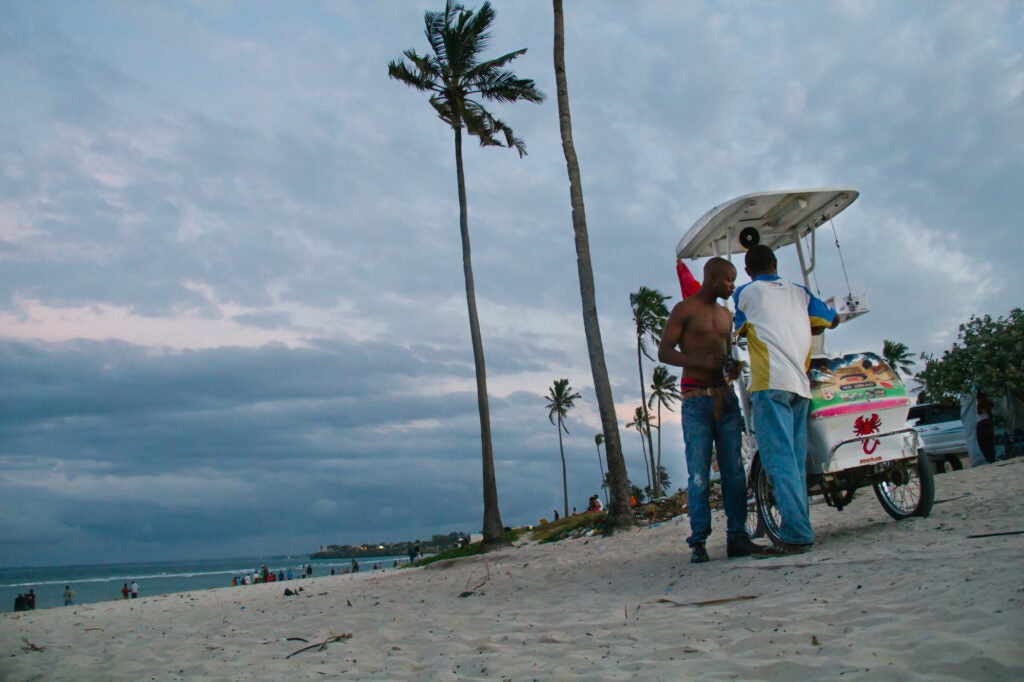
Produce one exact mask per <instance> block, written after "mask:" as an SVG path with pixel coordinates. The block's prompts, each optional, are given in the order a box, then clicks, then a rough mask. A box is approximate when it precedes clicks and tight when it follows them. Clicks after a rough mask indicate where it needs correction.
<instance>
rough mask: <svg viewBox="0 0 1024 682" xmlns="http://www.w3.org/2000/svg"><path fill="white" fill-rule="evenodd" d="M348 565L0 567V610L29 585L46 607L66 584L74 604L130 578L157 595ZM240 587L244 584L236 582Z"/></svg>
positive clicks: (282, 561)
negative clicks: (260, 574)
mask: <svg viewBox="0 0 1024 682" xmlns="http://www.w3.org/2000/svg"><path fill="white" fill-rule="evenodd" d="M358 562H359V568H360V571H361V572H363V571H371V570H373V566H374V565H375V564H377V565H379V566H381V568H382V570H388V569H392V568H393V567H394V566H395V563H396V562H398V564H399V565H401V564H405V563H408V562H409V557H407V556H388V557H365V558H361V559H358ZM351 565H352V560H351V559H314V560H310V559H308V558H306V557H304V556H276V557H248V558H240V559H207V560H199V561H160V562H153V563H139V564H99V565H86V566H45V567H31V568H0V611H4V612H10V611H13V610H14V600H15V598H16V597H17V596H18V595H19V594H26V593H28V591H29V590H33V591H34V592H35V595H36V608H37V609H48V608H53V607H55V606H63V605H64V588H65V586H67V587H70V588H71V590H72V591H73V592H74V593H75V595H74V597H73V603H74V604H92V603H95V602H102V601H110V600H116V599H121V587H122V586H123V585H124V584H125V583H128V584H129V585H131V583H132V581H133V580H134V581H135V582H137V583H138V584H139V597H152V596H154V595H159V594H174V593H176V592H194V591H197V590H206V589H210V588H212V587H231V580H232V578H235V577H237V578H238V579H239V582H241V578H242V576H243V575H250V576H251V575H252V574H253V573H255V572H257V571H258V570H259V569H260V568H261V567H262V566H266V567H267V568H268V569H270V570H272V571H274V573H277V572H279V571H284V572H285V574H286V577H287V572H288V570H289V569H291V571H292V575H293V576H294V580H300V579H301V578H300V575H305V567H306V566H312V568H313V577H314V578H316V577H320V576H325V575H330V574H331V570H334V571H335V572H336V573H342V572H344V571H345V570H346V569H349V568H350V567H351ZM238 589H243V588H242V587H239V588H238Z"/></svg>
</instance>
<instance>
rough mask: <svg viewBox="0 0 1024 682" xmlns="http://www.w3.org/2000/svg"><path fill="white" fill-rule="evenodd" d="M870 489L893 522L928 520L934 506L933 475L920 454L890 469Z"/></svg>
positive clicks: (924, 455)
mask: <svg viewBox="0 0 1024 682" xmlns="http://www.w3.org/2000/svg"><path fill="white" fill-rule="evenodd" d="M872 485H873V486H874V488H875V496H876V497H878V501H879V502H880V503H881V505H882V509H884V510H885V511H886V512H887V513H888V514H889V516H891V517H893V518H894V519H897V520H899V519H906V518H909V517H911V516H928V514H930V513H931V511H932V505H933V504H934V503H935V471H934V469H933V467H932V463H931V461H930V460H929V459H928V455H926V454H924V452H923V451H919V452H918V453H917V461H916V462H914V463H905V462H901V463H898V464H895V465H893V466H892V467H890V468H889V470H888V471H886V472H884V478H883V479H882V480H878V481H875V482H874V483H873V484H872Z"/></svg>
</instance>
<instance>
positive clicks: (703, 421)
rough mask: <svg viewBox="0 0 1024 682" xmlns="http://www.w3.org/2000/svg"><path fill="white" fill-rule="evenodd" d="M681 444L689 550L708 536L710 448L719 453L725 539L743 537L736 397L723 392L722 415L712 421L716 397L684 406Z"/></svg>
mask: <svg viewBox="0 0 1024 682" xmlns="http://www.w3.org/2000/svg"><path fill="white" fill-rule="evenodd" d="M682 413H683V442H684V443H685V444H686V469H687V472H688V481H687V491H688V493H687V499H688V502H689V507H690V537H689V538H687V539H686V543H687V544H688V545H690V547H693V545H694V544H696V543H698V542H704V541H705V540H706V539H707V537H708V536H709V535H711V505H710V495H709V493H710V490H711V485H710V481H709V480H708V477H709V476H710V475H711V445H712V443H714V445H715V447H716V450H717V451H718V471H719V473H721V475H722V498H723V501H724V502H725V517H726V534H727V536H728V537H735V538H739V537H746V536H747V531H746V529H745V525H746V519H747V481H746V476H745V475H744V473H743V460H742V458H741V456H740V447H741V444H742V438H743V436H742V426H743V417H742V416H741V415H740V403H739V400H738V399H737V398H736V394H735V393H734V392H733V391H732V390H730V389H728V388H726V389H724V390H723V395H722V407H721V413H720V415H719V417H718V419H717V420H716V419H715V396H697V397H693V398H686V399H685V400H683V407H682Z"/></svg>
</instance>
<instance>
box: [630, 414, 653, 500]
mask: <svg viewBox="0 0 1024 682" xmlns="http://www.w3.org/2000/svg"><path fill="white" fill-rule="evenodd" d="M626 428H627V429H636V432H637V433H639V434H640V452H642V453H643V456H644V473H645V474H646V475H647V489H648V491H653V490H654V483H653V481H652V479H651V471H652V469H651V465H650V460H648V459H647V442H646V441H644V436H647V437H648V439H649V438H650V435H651V433H650V422H649V421H648V415H647V411H646V410H645V409H644V406H643V405H638V406H637V408H636V411H634V412H633V421H631V422H629V423H627V424H626Z"/></svg>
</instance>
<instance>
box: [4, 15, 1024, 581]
mask: <svg viewBox="0 0 1024 682" xmlns="http://www.w3.org/2000/svg"><path fill="white" fill-rule="evenodd" d="M468 4H469V5H470V6H476V5H477V4H476V3H472V2H470V3H468ZM493 4H494V7H495V10H496V12H497V18H496V22H495V25H494V31H493V36H492V40H491V43H490V46H489V51H488V52H487V53H486V54H485V56H486V57H494V56H498V55H500V54H504V53H506V52H511V51H513V50H517V49H520V48H526V49H527V50H528V51H527V53H526V54H525V55H523V56H522V57H520V58H518V59H517V60H515V61H514V62H512V64H511V65H510V68H511V69H512V70H513V71H514V72H515V73H516V74H517V75H518V76H520V77H525V78H532V79H533V80H535V82H536V83H537V86H538V87H539V88H540V89H541V90H542V91H543V92H544V93H545V94H546V95H547V99H546V100H545V101H544V102H543V103H542V104H533V103H527V102H523V103H517V104H498V105H493V106H492V107H491V108H492V111H493V112H494V113H495V114H496V115H498V116H499V117H500V118H502V119H503V120H504V121H506V122H507V123H508V124H509V125H510V126H511V127H512V128H513V129H514V130H515V132H516V134H517V136H519V137H521V138H522V139H523V140H524V141H525V142H526V145H527V150H528V155H527V156H525V157H524V158H519V156H518V154H516V153H515V151H513V150H507V149H496V148H486V149H484V148H480V147H479V146H477V145H476V144H475V143H474V142H473V141H472V140H470V141H469V143H467V144H466V145H465V150H464V151H465V154H464V159H465V167H466V176H467V186H468V202H469V226H470V234H471V238H472V249H473V268H474V272H475V277H476V292H477V298H478V307H479V312H480V316H481V326H482V334H483V342H484V349H485V353H486V361H487V373H488V389H489V395H490V409H491V423H492V429H493V442H494V453H495V464H496V477H497V484H498V495H499V504H500V509H501V515H502V519H503V521H504V523H505V524H506V525H508V526H519V525H525V524H534V523H537V522H538V520H539V519H540V518H542V517H545V516H546V517H548V518H550V517H551V512H552V509H553V508H554V507H556V506H557V507H559V508H561V502H562V481H561V462H560V459H559V451H558V438H557V433H556V431H555V427H554V426H552V425H551V423H550V422H549V421H548V415H547V410H546V407H545V405H546V395H547V390H548V388H549V387H550V386H551V385H552V383H553V382H554V380H555V379H559V378H568V379H569V380H570V382H571V385H572V387H573V388H574V389H576V390H577V391H579V392H580V394H581V398H580V400H579V401H577V406H576V407H575V408H574V409H573V410H572V411H571V412H570V413H569V415H568V421H567V427H568V429H569V433H568V434H567V435H566V436H565V457H566V460H567V467H568V487H569V495H570V506H576V507H580V508H583V507H584V506H585V505H586V502H587V499H588V498H589V497H590V495H592V494H595V493H597V492H599V490H600V488H599V485H600V480H601V472H600V471H599V464H600V460H599V457H598V453H597V449H596V447H595V443H594V435H595V434H596V433H598V432H599V431H600V420H599V418H598V412H597V403H596V399H595V396H594V391H593V388H592V379H591V371H590V365H589V361H588V356H587V348H586V341H585V338H584V334H583V325H582V316H581V308H580V295H579V285H578V278H577V270H576V254H575V247H574V239H573V233H572V227H571V222H570V218H571V216H570V205H569V194H568V180H567V175H566V166H565V159H564V156H563V152H562V148H561V141H560V137H559V129H558V117H557V105H556V101H555V94H556V93H555V87H554V70H553V65H552V9H551V4H550V3H549V2H546V1H544V0H516V1H515V2H513V1H511V0H496V2H494V3H493ZM441 7H442V3H441V1H440V0H434V1H433V2H420V1H418V0H416V1H414V0H401V1H399V0H379V1H377V2H369V1H355V0H334V1H328V0H324V1H320V2H315V1H312V0H303V1H300V2H269V1H266V0H256V1H255V2H233V1H231V0H220V1H215V2H206V1H202V2H200V1H198V0H197V1H195V2H182V1H178V0H174V1H167V2H161V1H139V2H123V1H120V0H118V1H113V2H104V1H101V0H82V1H72V0H33V1H31V2H29V1H28V0H0V94H2V101H3V106H0V565H8V566H14V565H50V564H54V565H59V564H79V563H103V562H110V561H149V560H153V561H156V560H164V559H172V558H216V557H230V556H253V555H267V556H269V555H274V554H284V553H290V554H304V553H308V552H311V551H315V550H316V549H317V548H318V547H319V546H320V545H324V544H330V543H333V544H358V543H362V542H378V541H402V540H412V539H424V538H429V537H430V536H431V535H433V534H435V533H448V532H450V531H454V530H459V531H463V532H477V531H479V529H480V526H481V524H482V515H483V501H482V493H481V464H480V437H479V420H478V416H477V404H476V395H475V383H474V381H475V380H474V367H473V358H472V351H471V346H470V337H469V327H468V318H467V312H466V302H465V289H464V280H463V275H462V259H461V251H460V242H459V226H458V219H459V211H458V200H457V193H456V182H455V163H454V143H453V134H452V131H451V129H450V128H447V127H446V126H445V125H444V124H443V123H442V122H441V121H440V120H439V119H438V118H437V117H436V115H435V114H434V111H433V109H432V108H431V107H430V106H429V104H428V103H427V100H426V97H425V96H424V95H423V94H422V93H418V92H416V91H414V90H412V89H411V88H409V87H407V86H405V85H403V84H401V83H399V82H397V81H394V80H390V79H389V78H388V77H387V64H388V61H390V60H392V59H398V58H400V57H401V56H402V53H403V51H404V50H406V49H409V48H413V49H415V50H416V51H417V52H420V53H424V52H427V51H428V50H429V45H428V43H427V41H426V38H425V36H424V32H423V14H424V11H427V10H438V9H441ZM565 23H566V65H567V75H568V83H569V95H570V99H571V107H572V115H573V133H574V141H575V145H576V151H577V154H578V156H579V161H580V166H581V172H582V178H583V189H584V196H585V200H586V211H587V218H588V227H589V234H590V246H591V254H592V258H593V264H594V272H595V284H596V289H597V299H598V308H599V315H600V323H601V331H602V335H603V340H604V347H605V353H606V359H607V363H608V367H609V372H610V375H611V381H612V390H613V394H614V397H615V401H616V407H617V412H618V414H619V415H620V417H621V421H620V426H623V425H624V424H625V423H626V422H628V421H630V420H631V417H632V414H633V411H634V409H635V407H636V406H637V405H639V403H640V396H639V377H638V374H637V368H636V340H635V336H634V331H633V322H632V318H631V310H630V306H629V294H630V292H632V291H636V290H637V289H638V288H639V287H640V286H648V287H652V288H656V289H658V290H660V291H662V292H663V293H665V294H666V295H669V296H672V297H673V298H672V299H671V300H670V301H669V304H670V305H671V304H672V303H673V302H675V301H676V300H678V297H679V286H678V282H677V280H676V275H675V260H674V259H675V255H674V248H675V245H676V243H677V241H678V240H679V239H680V238H681V237H682V235H683V234H684V233H685V232H686V230H687V229H688V228H689V227H690V225H692V224H693V223H694V222H695V221H696V220H697V219H698V218H699V217H700V216H701V215H702V214H703V213H704V212H705V211H706V210H707V209H709V208H710V207H712V206H714V205H716V204H720V203H723V202H725V201H727V200H729V199H732V198H733V197H736V196H740V195H743V194H747V193H750V192H757V191H767V190H776V189H795V188H809V187H853V188H856V189H857V190H859V191H860V193H861V194H860V198H859V199H858V200H857V201H856V202H855V203H854V204H853V205H852V206H851V207H850V208H849V209H847V210H846V211H845V212H844V213H843V214H842V215H840V216H839V217H837V218H836V219H835V221H834V227H835V234H833V233H832V229H831V227H829V228H827V229H826V228H823V229H825V232H824V233H821V238H820V239H819V240H818V247H819V254H818V268H817V281H816V282H815V290H816V291H817V292H820V293H821V294H822V296H823V297H828V296H831V295H833V294H838V295H842V294H845V293H847V292H848V291H849V289H847V284H846V280H847V279H848V280H849V288H850V289H852V290H853V291H854V292H855V293H861V292H865V293H867V297H868V301H869V305H870V308H871V313H869V314H868V315H865V316H863V317H861V318H858V319H857V320H854V321H852V322H850V323H849V324H848V325H844V326H841V327H840V328H839V329H837V330H835V331H834V332H830V336H829V339H828V342H827V343H828V344H829V349H830V350H833V351H837V352H843V351H860V350H876V351H878V350H880V349H881V346H882V342H883V340H884V339H893V340H897V341H900V342H902V343H904V344H906V345H907V346H908V347H909V349H910V350H911V352H913V353H914V354H915V355H916V354H918V353H922V352H925V353H933V354H935V353H938V354H941V352H942V351H943V350H944V349H946V348H949V347H950V346H951V345H952V343H953V342H954V341H955V340H956V335H957V325H959V324H961V323H963V322H965V321H967V320H968V319H969V318H970V316H972V315H983V314H989V315H993V316H1005V315H1007V314H1008V313H1009V311H1010V310H1011V309H1012V308H1013V307H1015V306H1017V307H1019V306H1020V305H1021V302H1022V297H1021V294H1020V292H1021V288H1022V285H1024V275H1022V274H1021V272H1022V269H1021V262H1022V256H1024V247H1022V246H1021V235H1022V232H1021V230H1022V227H1024V211H1022V209H1021V203H1020V196H1021V191H1022V187H1024V135H1021V130H1024V4H1022V3H1020V2H1009V1H1007V2H999V1H994V0H981V1H979V0H970V1H966V0H965V1H963V2H956V1H950V2H941V3H938V2H930V1H924V0H909V1H906V2H900V3H892V2H885V1H878V2H873V1H870V0H864V1H860V0H857V1H854V0H847V1H835V2H824V3H823V2H818V1H817V0H808V1H802V0H794V1H786V2H769V1H760V2H734V3H721V2H696V1H695V2H686V3H678V2H674V1H664V2H659V1H654V0H641V1H638V2H628V3H627V2H616V1H612V0H586V1H585V2H584V1H583V0H566V2H565ZM836 240H838V241H839V243H840V246H841V252H838V251H837V250H836V248H835V246H834V244H833V242H834V241H836ZM790 251H792V249H790ZM840 253H841V256H842V260H840ZM842 263H845V265H846V273H845V276H844V273H843V270H842ZM701 265H702V263H701V262H699V261H698V262H696V263H690V266H691V269H694V271H695V272H699V268H700V267H701ZM740 271H741V274H740V277H739V279H738V283H739V284H742V283H743V282H744V281H747V280H746V276H745V275H744V274H742V268H740ZM780 273H781V274H782V275H783V276H787V277H789V278H794V279H795V278H798V277H799V271H798V269H797V265H796V259H795V257H794V256H793V254H791V253H788V252H780ZM652 368H653V363H650V362H647V365H646V371H647V373H648V378H647V380H646V381H647V382H648V383H649V381H650V379H649V373H650V371H651V369H652ZM673 373H675V374H678V370H675V371H674V372H673ZM678 419H679V418H678V411H676V412H675V413H669V414H666V416H665V419H664V423H665V428H664V429H663V430H662V431H663V433H662V447H663V453H662V461H663V464H664V465H665V466H666V468H667V469H668V472H669V474H670V477H671V486H670V487H671V489H673V490H674V489H676V488H678V487H685V464H684V461H683V460H684V458H683V449H682V436H681V429H680V428H679V422H678ZM620 433H621V437H622V440H623V447H624V451H625V452H624V454H625V457H626V463H627V467H628V469H629V472H630V475H631V478H632V479H633V480H634V481H638V482H641V484H643V483H644V477H643V463H642V455H641V450H640V442H639V439H638V436H637V434H636V433H635V431H632V430H627V429H625V428H624V427H623V428H622V429H621V431H620ZM719 531H722V532H724V530H723V529H719ZM680 542H682V538H680Z"/></svg>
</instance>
